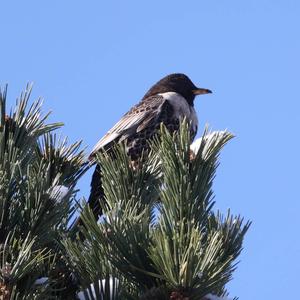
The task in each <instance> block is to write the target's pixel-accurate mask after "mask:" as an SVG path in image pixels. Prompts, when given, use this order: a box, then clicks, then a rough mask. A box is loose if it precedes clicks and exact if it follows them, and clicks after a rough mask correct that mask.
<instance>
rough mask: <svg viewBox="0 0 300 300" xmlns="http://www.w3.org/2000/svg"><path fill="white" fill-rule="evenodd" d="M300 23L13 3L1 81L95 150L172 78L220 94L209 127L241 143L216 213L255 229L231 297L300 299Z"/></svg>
mask: <svg viewBox="0 0 300 300" xmlns="http://www.w3.org/2000/svg"><path fill="white" fill-rule="evenodd" d="M299 15H300V2H299V1H297V0H295V1H291V0H285V1H284V0H273V1H271V0H253V1H251V0H249V1H238V0H236V1H232V0H228V1H213V0H212V1H200V0H195V1H174V0H172V1H171V0H169V1H158V0H155V1H154V0H152V1H137V0H136V1H85V2H82V1H7V2H6V3H4V2H2V4H1V17H0V28H1V49H0V54H1V56H0V59H1V73H0V83H1V84H2V85H3V84H4V83H8V84H9V93H8V96H9V99H10V101H9V104H10V105H12V104H13V103H14V101H15V98H16V97H17V95H18V94H19V93H20V91H21V90H22V89H23V88H24V87H25V84H26V83H27V82H28V81H33V82H34V91H33V98H32V99H34V98H36V97H38V96H43V97H44V98H45V106H44V109H45V111H48V110H52V111H53V115H52V117H51V121H63V122H64V123H65V127H64V128H63V129H62V130H61V132H62V133H63V134H64V135H67V136H69V137H70V141H75V140H79V139H82V140H83V142H84V145H86V146H87V148H88V150H91V148H92V147H93V145H94V144H95V143H96V141H97V140H98V139H99V138H100V137H101V136H102V135H103V134H104V133H105V132H106V131H107V130H108V129H109V128H110V127H111V126H112V125H113V124H114V123H115V122H116V121H117V120H118V119H119V118H120V117H121V116H122V115H123V114H124V113H125V112H126V111H127V110H128V109H129V108H130V107H131V106H132V105H133V104H135V103H136V102H138V101H139V99H140V98H141V97H142V96H143V94H144V93H145V92H146V90H147V89H148V88H149V87H150V86H151V85H152V84H153V83H154V82H156V81H157V80H158V79H160V78H161V77H162V76H164V75H166V74H168V73H173V72H184V73H186V74H188V75H189V76H190V77H191V79H192V80H193V81H194V82H195V83H196V84H198V85H200V86H202V87H206V88H210V89H212V90H213V92H214V93H213V95H209V96H203V97H199V98H198V99H197V101H196V105H195V106H196V110H197V112H198V116H199V120H200V128H201V127H204V124H205V123H209V124H210V126H211V128H212V129H215V130H217V129H224V128H228V129H229V130H231V131H232V132H234V133H235V134H236V136H237V137H236V138H235V139H234V140H233V141H232V142H231V143H230V144H229V145H228V146H227V147H226V148H225V149H224V151H223V154H222V156H221V165H220V168H219V170H218V173H217V178H216V181H215V185H214V190H215V194H216V201H217V204H216V207H217V208H220V209H221V210H222V211H224V212H225V210H226V209H227V208H229V207H230V208H231V210H232V212H233V213H236V214H237V213H240V214H241V215H243V216H244V217H245V219H251V220H252V221H253V225H252V227H251V229H250V231H249V233H248V235H247V237H246V241H245V244H244V252H243V254H242V256H241V263H240V265H239V268H238V270H237V271H236V273H235V276H234V280H233V281H232V282H231V283H230V284H229V285H228V289H229V291H230V294H231V295H232V296H235V295H237V296H239V297H240V299H241V300H253V299H256V300H263V299H272V300H277V299H278V300H279V299H280V300H281V299H291V298H292V297H294V298H296V297H297V296H294V295H295V294H296V293H297V292H298V291H297V286H298V284H299V273H300V262H299V260H300V234H299V228H300V218H299V211H300V201H299V192H298V187H299V184H300V183H299V167H300V163H299V147H300V142H299V129H300V128H299V111H300V104H299V101H300V97H299V96H300V92H299V87H300V32H299V30H300V17H299ZM90 176H91V173H88V174H87V175H86V176H85V177H84V178H83V179H82V180H81V182H80V187H81V194H82V195H85V196H87V195H88V190H89V181H90Z"/></svg>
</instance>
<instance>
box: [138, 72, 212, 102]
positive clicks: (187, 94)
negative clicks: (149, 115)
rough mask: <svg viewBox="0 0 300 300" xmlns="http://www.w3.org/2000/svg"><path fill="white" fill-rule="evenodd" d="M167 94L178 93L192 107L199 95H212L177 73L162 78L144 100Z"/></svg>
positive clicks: (209, 91)
mask: <svg viewBox="0 0 300 300" xmlns="http://www.w3.org/2000/svg"><path fill="white" fill-rule="evenodd" d="M167 92H175V93H178V94H180V95H181V96H183V97H184V98H185V99H186V100H187V102H188V103H189V104H190V105H193V104H194V99H195V97H196V96H197V95H203V94H210V93H211V90H208V89H203V88H198V87H196V86H195V85H194V83H193V82H192V81H191V80H190V78H189V77H187V76H186V75H185V74H181V73H175V74H170V75H168V76H166V77H164V78H162V79H161V80H160V81H158V82H157V83H156V84H155V85H153V86H152V87H151V88H150V90H149V91H148V92H147V93H146V95H145V96H144V97H143V99H145V98H148V97H150V96H153V95H156V94H159V93H167Z"/></svg>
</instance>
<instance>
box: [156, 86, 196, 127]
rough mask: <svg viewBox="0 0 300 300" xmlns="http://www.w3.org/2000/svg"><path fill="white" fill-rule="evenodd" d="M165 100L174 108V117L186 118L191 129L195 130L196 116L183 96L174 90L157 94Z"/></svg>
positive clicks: (193, 109)
mask: <svg viewBox="0 0 300 300" xmlns="http://www.w3.org/2000/svg"><path fill="white" fill-rule="evenodd" d="M159 95H161V96H162V97H164V99H165V100H167V101H168V102H169V103H170V104H171V106H172V107H173V110H174V117H175V118H178V119H183V118H184V117H186V119H187V120H188V121H189V122H190V123H191V127H192V130H193V131H194V132H197V127H198V118H197V114H196V111H195V108H194V107H193V106H191V105H189V104H188V102H187V101H186V100H185V98H184V97H183V96H181V95H180V94H178V93H175V92H167V93H161V94H159Z"/></svg>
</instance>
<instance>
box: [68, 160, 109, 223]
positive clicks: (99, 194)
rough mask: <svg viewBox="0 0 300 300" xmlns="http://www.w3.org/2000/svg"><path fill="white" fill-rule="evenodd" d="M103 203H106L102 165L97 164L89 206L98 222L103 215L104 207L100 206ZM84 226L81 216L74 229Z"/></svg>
mask: <svg viewBox="0 0 300 300" xmlns="http://www.w3.org/2000/svg"><path fill="white" fill-rule="evenodd" d="M102 201H104V190H103V187H102V180H101V168H100V165H99V164H97V165H96V168H95V171H94V173H93V176H92V181H91V192H90V196H89V199H88V205H89V207H90V209H91V210H92V212H93V214H94V217H95V219H96V220H98V218H99V216H101V215H102V207H101V204H100V203H101V202H102ZM82 225H83V221H82V219H81V216H79V217H78V219H77V220H76V221H75V223H74V225H73V226H72V227H73V228H75V227H76V228H78V226H82Z"/></svg>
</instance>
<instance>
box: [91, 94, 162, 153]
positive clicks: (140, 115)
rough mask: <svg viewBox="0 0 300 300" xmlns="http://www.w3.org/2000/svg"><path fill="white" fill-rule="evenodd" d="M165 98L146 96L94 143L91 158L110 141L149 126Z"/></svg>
mask: <svg viewBox="0 0 300 300" xmlns="http://www.w3.org/2000/svg"><path fill="white" fill-rule="evenodd" d="M165 101H166V100H165V99H164V97H163V96H161V95H155V96H151V97H148V98H146V99H144V100H143V101H141V102H140V103H138V104H137V105H135V106H134V107H133V108H132V109H131V110H130V111H129V112H127V113H126V114H125V115H124V116H123V117H122V118H121V120H120V121H119V122H117V123H116V124H115V126H113V127H112V128H111V129H110V130H109V131H108V132H107V133H106V134H105V135H104V136H103V137H102V138H101V139H100V140H99V141H98V143H97V144H96V145H95V147H94V149H93V150H92V152H91V154H90V158H92V157H93V156H94V155H95V153H96V152H97V151H99V150H100V149H107V148H109V147H110V145H111V143H113V142H119V141H122V140H124V139H126V138H128V137H129V136H131V135H133V134H135V133H136V132H139V131H141V130H143V129H144V128H146V127H148V126H150V125H151V124H152V122H154V121H155V120H156V119H157V118H158V116H159V115H160V112H161V109H162V106H163V104H164V103H165Z"/></svg>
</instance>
